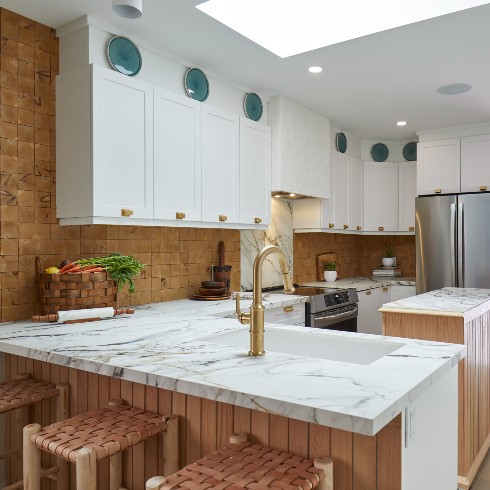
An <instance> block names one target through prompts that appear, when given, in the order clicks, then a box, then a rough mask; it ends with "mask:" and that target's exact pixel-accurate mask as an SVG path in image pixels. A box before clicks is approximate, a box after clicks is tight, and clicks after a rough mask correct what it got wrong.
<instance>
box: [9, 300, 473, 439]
mask: <svg viewBox="0 0 490 490" xmlns="http://www.w3.org/2000/svg"><path fill="white" fill-rule="evenodd" d="M305 299H306V298H304V297H299V296H285V295H277V294H274V295H270V297H268V298H266V300H265V301H266V307H267V308H271V307H281V306H285V305H287V304H293V303H298V302H302V301H305ZM250 303H251V301H250V300H244V302H243V305H242V306H243V308H244V309H245V308H246V307H248V306H249V305H250ZM234 306H235V304H234V301H233V300H223V301H219V302H197V301H191V300H181V301H172V302H167V303H155V304H150V305H145V306H141V307H137V308H136V313H135V314H134V315H127V316H121V317H116V318H111V319H106V320H101V321H98V322H92V323H79V324H73V325H64V324H61V325H60V324H39V323H31V322H19V323H11V324H4V325H0V350H1V351H3V352H6V353H10V354H16V355H20V356H24V357H28V358H32V359H37V360H41V361H47V362H51V363H54V364H59V365H63V366H68V367H72V368H76V369H82V370H85V371H89V372H93V373H97V374H102V375H106V376H113V377H118V378H121V379H125V380H128V381H132V382H136V383H144V384H147V385H151V386H156V387H160V388H164V389H168V390H172V391H177V392H181V393H186V394H190V395H194V396H198V397H202V398H207V399H211V400H217V401H220V402H224V403H230V404H232V405H238V406H241V407H245V408H250V409H254V410H260V411H265V412H269V413H273V414H279V415H283V416H285V417H290V418H294V419H298V420H304V421H307V422H313V423H316V424H321V425H326V426H330V427H335V428H339V429H343V430H347V431H351V432H357V433H360V434H366V435H374V434H376V433H377V432H378V431H379V430H380V429H381V428H382V427H384V426H385V425H386V424H387V423H388V422H390V421H391V420H392V419H393V418H394V417H395V416H396V415H398V414H399V413H400V412H401V411H402V410H403V409H404V408H405V407H407V406H408V405H409V404H410V403H411V402H413V401H414V400H416V399H417V398H418V397H419V396H420V395H421V394H422V393H423V392H425V391H426V390H427V389H429V388H430V387H431V385H433V384H434V383H436V382H437V380H438V379H440V378H441V377H442V376H444V374H445V373H447V372H448V371H449V370H450V369H452V368H454V367H455V366H456V365H457V363H458V362H459V361H460V360H461V359H462V358H463V357H464V355H465V354H466V347H465V346H461V345H454V344H444V343H439V342H427V341H419V340H410V339H398V338H390V337H382V336H373V335H367V334H353V333H346V332H334V331H328V330H318V329H307V328H305V327H295V326H289V327H287V326H279V327H278V326H277V325H274V326H272V325H270V324H267V325H266V333H265V346H266V349H267V332H268V331H270V330H272V329H287V330H293V331H296V332H300V334H301V335H305V337H306V336H310V335H315V336H327V337H336V338H338V337H339V336H342V337H348V338H349V339H350V340H351V341H353V342H355V340H356V339H370V340H376V341H381V342H387V343H393V342H396V343H402V344H403V347H401V348H398V349H397V350H395V351H393V352H391V354H389V355H386V356H384V357H382V358H381V359H378V360H376V361H374V362H372V363H371V364H365V365H360V364H352V363H346V362H337V361H329V360H324V359H319V358H313V357H302V356H298V355H292V354H281V353H277V352H267V354H266V355H265V356H263V357H249V356H248V355H247V352H248V345H244V346H243V347H231V346H225V345H220V344H217V343H213V342H212V339H209V336H212V335H214V334H219V333H224V332H233V331H236V330H237V329H244V330H245V331H246V330H247V327H244V326H242V325H239V323H238V322H237V320H236V319H233V318H232V317H233V316H234Z"/></svg>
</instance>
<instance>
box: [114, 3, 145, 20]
mask: <svg viewBox="0 0 490 490" xmlns="http://www.w3.org/2000/svg"><path fill="white" fill-rule="evenodd" d="M112 11H113V12H114V13H115V14H117V15H119V16H120V17H124V18H125V19H137V18H139V17H141V14H142V13H143V0H112Z"/></svg>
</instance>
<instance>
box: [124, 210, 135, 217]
mask: <svg viewBox="0 0 490 490" xmlns="http://www.w3.org/2000/svg"><path fill="white" fill-rule="evenodd" d="M133 214H134V213H133V210H132V209H126V208H123V209H121V216H125V217H127V216H133Z"/></svg>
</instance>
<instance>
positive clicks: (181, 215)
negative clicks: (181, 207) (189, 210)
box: [175, 213, 185, 219]
mask: <svg viewBox="0 0 490 490" xmlns="http://www.w3.org/2000/svg"><path fill="white" fill-rule="evenodd" d="M184 218H185V213H175V219H184Z"/></svg>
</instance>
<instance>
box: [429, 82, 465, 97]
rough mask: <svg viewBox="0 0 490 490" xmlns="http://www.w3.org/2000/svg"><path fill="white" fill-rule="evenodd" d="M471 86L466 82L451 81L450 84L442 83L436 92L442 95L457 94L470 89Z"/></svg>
mask: <svg viewBox="0 0 490 490" xmlns="http://www.w3.org/2000/svg"><path fill="white" fill-rule="evenodd" d="M472 88H473V87H472V86H471V85H469V84H468V83H451V84H450V85H443V86H442V87H439V88H438V89H437V92H439V93H440V94H442V95H458V94H464V93H465V92H468V91H470V90H471V89H472Z"/></svg>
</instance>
